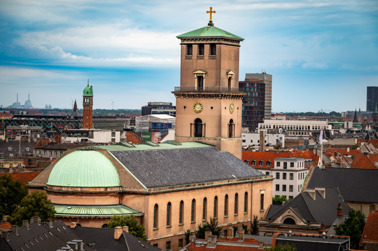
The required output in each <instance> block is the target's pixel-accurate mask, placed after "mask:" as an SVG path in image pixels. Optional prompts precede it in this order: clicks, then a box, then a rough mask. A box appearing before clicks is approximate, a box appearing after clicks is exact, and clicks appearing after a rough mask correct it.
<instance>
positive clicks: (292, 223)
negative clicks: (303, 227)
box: [283, 218, 295, 225]
mask: <svg viewBox="0 0 378 251" xmlns="http://www.w3.org/2000/svg"><path fill="white" fill-rule="evenodd" d="M283 224H288V225H295V220H294V219H293V218H286V219H285V220H284V222H283Z"/></svg>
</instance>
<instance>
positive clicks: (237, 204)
mask: <svg viewBox="0 0 378 251" xmlns="http://www.w3.org/2000/svg"><path fill="white" fill-rule="evenodd" d="M238 211H239V195H238V193H236V194H235V205H234V214H238Z"/></svg>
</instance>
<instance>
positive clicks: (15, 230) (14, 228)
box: [11, 225, 18, 236]
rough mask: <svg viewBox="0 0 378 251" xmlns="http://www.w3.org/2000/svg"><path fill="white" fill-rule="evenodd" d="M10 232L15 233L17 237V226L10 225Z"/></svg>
mask: <svg viewBox="0 0 378 251" xmlns="http://www.w3.org/2000/svg"><path fill="white" fill-rule="evenodd" d="M11 230H12V232H13V233H15V234H16V235H17V236H18V226H17V225H12V228H11Z"/></svg>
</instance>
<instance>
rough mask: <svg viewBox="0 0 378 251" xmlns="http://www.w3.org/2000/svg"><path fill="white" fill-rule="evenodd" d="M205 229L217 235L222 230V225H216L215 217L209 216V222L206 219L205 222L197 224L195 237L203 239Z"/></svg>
mask: <svg viewBox="0 0 378 251" xmlns="http://www.w3.org/2000/svg"><path fill="white" fill-rule="evenodd" d="M206 231H211V233H212V234H213V235H216V236H218V237H219V235H220V234H221V232H222V227H219V226H218V221H217V219H215V218H211V217H210V222H208V221H206V223H204V224H201V225H199V226H198V229H197V230H196V237H197V238H199V239H204V238H205V232H206Z"/></svg>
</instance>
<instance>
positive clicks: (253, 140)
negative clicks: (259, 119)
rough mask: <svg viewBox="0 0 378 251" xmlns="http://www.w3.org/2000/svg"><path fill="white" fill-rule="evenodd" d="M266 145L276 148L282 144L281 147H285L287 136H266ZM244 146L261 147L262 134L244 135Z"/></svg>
mask: <svg viewBox="0 0 378 251" xmlns="http://www.w3.org/2000/svg"><path fill="white" fill-rule="evenodd" d="M264 138H265V140H264V145H265V146H275V145H277V144H281V147H283V148H284V147H285V135H284V134H264ZM242 146H243V148H248V147H259V146H260V134H259V133H242Z"/></svg>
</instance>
